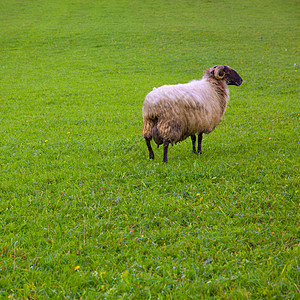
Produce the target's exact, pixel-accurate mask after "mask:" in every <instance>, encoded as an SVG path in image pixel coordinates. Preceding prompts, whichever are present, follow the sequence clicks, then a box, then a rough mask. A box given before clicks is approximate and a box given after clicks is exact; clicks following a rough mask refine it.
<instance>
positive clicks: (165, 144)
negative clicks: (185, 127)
mask: <svg viewBox="0 0 300 300" xmlns="http://www.w3.org/2000/svg"><path fill="white" fill-rule="evenodd" d="M169 144H170V142H169V141H167V140H164V158H163V162H168V147H169Z"/></svg>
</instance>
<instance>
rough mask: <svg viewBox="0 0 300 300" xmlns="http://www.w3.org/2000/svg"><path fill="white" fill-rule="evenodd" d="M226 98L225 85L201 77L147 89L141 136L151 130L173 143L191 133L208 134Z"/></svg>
mask: <svg viewBox="0 0 300 300" xmlns="http://www.w3.org/2000/svg"><path fill="white" fill-rule="evenodd" d="M228 99H229V90H228V87H227V85H225V84H224V85H222V86H221V88H220V83H218V82H217V81H215V80H211V79H210V78H205V77H203V78H202V79H201V80H194V81H191V82H189V83H186V84H177V85H164V86H161V87H159V88H157V89H154V90H153V91H152V92H150V93H149V94H148V95H147V96H146V98H145V101H144V105H143V121H144V125H143V136H144V137H148V138H152V137H153V130H154V127H155V126H156V127H155V130H156V131H158V134H159V136H160V137H161V138H162V139H167V140H169V141H170V142H171V143H172V144H173V143H177V142H180V141H183V140H184V139H186V138H187V137H189V136H191V135H193V134H199V133H202V132H203V133H210V132H211V131H213V130H214V129H215V127H216V126H217V125H218V124H219V123H220V122H221V118H222V116H223V115H224V113H225V109H226V106H227V102H228Z"/></svg>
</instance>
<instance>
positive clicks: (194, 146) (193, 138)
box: [191, 134, 197, 153]
mask: <svg viewBox="0 0 300 300" xmlns="http://www.w3.org/2000/svg"><path fill="white" fill-rule="evenodd" d="M191 139H192V144H193V153H197V152H196V136H195V135H194V134H193V135H191Z"/></svg>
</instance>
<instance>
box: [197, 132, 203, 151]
mask: <svg viewBox="0 0 300 300" xmlns="http://www.w3.org/2000/svg"><path fill="white" fill-rule="evenodd" d="M202 137H203V133H200V134H199V135H198V153H200V154H202V150H201V143H202Z"/></svg>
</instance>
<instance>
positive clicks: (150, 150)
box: [145, 137, 154, 159]
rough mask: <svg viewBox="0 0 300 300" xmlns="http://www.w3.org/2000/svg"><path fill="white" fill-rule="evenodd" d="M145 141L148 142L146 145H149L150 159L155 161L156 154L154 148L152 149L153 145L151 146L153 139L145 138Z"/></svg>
mask: <svg viewBox="0 0 300 300" xmlns="http://www.w3.org/2000/svg"><path fill="white" fill-rule="evenodd" d="M145 141H146V145H147V148H148V151H149V158H150V159H154V153H153V150H152V147H151V144H150V141H151V139H149V138H147V137H145Z"/></svg>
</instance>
